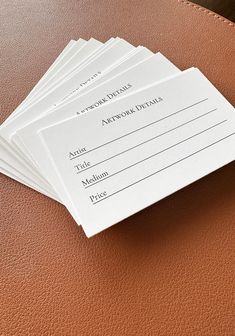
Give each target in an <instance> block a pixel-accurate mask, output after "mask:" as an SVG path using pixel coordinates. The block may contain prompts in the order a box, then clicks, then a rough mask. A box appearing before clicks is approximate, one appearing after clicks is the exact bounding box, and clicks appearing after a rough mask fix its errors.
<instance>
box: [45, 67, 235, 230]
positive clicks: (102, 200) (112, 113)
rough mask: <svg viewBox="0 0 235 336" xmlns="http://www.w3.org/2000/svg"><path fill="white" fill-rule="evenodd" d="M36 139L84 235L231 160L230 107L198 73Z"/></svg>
mask: <svg viewBox="0 0 235 336" xmlns="http://www.w3.org/2000/svg"><path fill="white" fill-rule="evenodd" d="M39 134H40V136H41V139H42V141H43V144H44V146H45V149H46V151H47V155H48V161H49V160H50V161H49V162H51V169H52V170H53V171H54V174H56V175H58V177H59V179H60V180H61V184H62V186H63V188H64V193H66V194H67V197H69V198H70V200H71V202H72V204H73V206H74V208H75V209H76V212H75V213H72V215H73V217H74V218H77V219H79V221H80V224H81V225H82V226H83V228H84V230H85V232H86V235H87V236H88V237H90V236H92V235H94V234H96V233H98V232H100V231H102V230H104V229H105V228H107V227H109V226H111V225H113V224H115V223H117V222H119V221H121V220H123V219H125V218H126V217H128V216H131V215H133V214H134V213H136V212H137V211H140V210H141V209H144V208H145V207H147V206H149V205H151V204H153V203H155V202H157V201H158V200H160V199H162V198H164V197H166V196H168V195H170V194H171V193H174V192H175V191H177V190H179V189H181V188H183V187H185V186H186V185H188V184H190V183H192V182H194V181H196V180H198V179H200V178H201V177H203V176H205V175H207V174H209V173H210V172H212V171H214V170H216V169H218V168H220V167H222V166H223V165H225V164H227V163H229V162H231V161H233V160H234V158H235V136H234V135H235V115H234V108H233V107H232V106H231V105H230V104H229V103H228V102H227V101H226V99H225V98H224V97H223V96H222V95H221V94H220V93H219V92H218V91H217V90H216V89H215V88H214V86H213V85H212V84H211V83H210V82H209V81H208V80H207V79H206V78H205V76H203V75H202V74H201V72H200V71H199V70H198V69H191V70H188V71H185V72H183V73H181V74H179V75H176V76H175V77H173V78H171V79H170V80H165V81H162V82H161V83H160V84H156V85H152V86H150V87H148V88H145V89H144V90H140V91H138V92H135V93H133V94H131V95H128V96H126V97H124V98H121V99H118V100H116V101H114V102H113V103H110V104H106V105H104V106H103V107H100V108H98V109H97V110H96V112H95V113H84V114H83V115H81V116H80V117H73V118H71V119H69V120H66V121H63V122H61V123H59V124H57V125H54V126H50V127H48V128H46V129H43V130H41V131H40V132H39Z"/></svg>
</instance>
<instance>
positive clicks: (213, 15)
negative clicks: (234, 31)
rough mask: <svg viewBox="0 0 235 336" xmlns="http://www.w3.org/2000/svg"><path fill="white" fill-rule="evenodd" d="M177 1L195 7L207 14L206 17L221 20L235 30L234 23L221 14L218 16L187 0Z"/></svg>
mask: <svg viewBox="0 0 235 336" xmlns="http://www.w3.org/2000/svg"><path fill="white" fill-rule="evenodd" d="M177 1H178V3H182V4H183V5H186V6H190V7H193V8H195V9H197V10H199V11H201V12H203V13H205V14H206V15H209V16H212V17H213V18H215V19H217V20H219V21H220V22H223V23H226V24H227V25H228V26H230V27H233V28H235V24H234V23H233V22H231V21H230V20H228V19H225V18H224V17H223V16H220V15H219V14H216V13H214V12H212V11H211V10H209V9H206V8H204V7H201V6H199V5H196V4H193V3H191V2H189V1H187V0H177Z"/></svg>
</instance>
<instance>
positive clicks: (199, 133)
mask: <svg viewBox="0 0 235 336" xmlns="http://www.w3.org/2000/svg"><path fill="white" fill-rule="evenodd" d="M226 121H227V120H223V121H220V122H219V123H217V124H214V125H212V126H210V127H208V128H206V129H204V130H203V131H200V132H198V133H196V134H193V135H191V136H190V137H188V138H186V139H184V140H181V141H179V142H177V143H175V144H174V145H171V146H169V147H167V148H164V149H162V150H161V151H159V152H157V153H154V154H152V155H150V156H148V157H146V158H145V159H143V160H140V161H138V162H136V163H134V164H132V165H130V166H128V167H125V168H123V169H121V170H119V171H117V172H115V173H113V174H111V175H108V176H107V177H105V178H103V179H101V180H98V181H96V182H94V183H92V184H89V185H88V186H87V187H85V189H87V188H90V187H92V186H93V185H95V184H97V183H100V182H102V181H104V180H107V179H108V178H110V177H113V176H115V175H117V174H119V173H121V172H123V171H125V170H127V169H129V168H132V167H134V166H136V165H138V164H139V163H142V162H144V161H147V160H149V159H151V158H153V157H155V156H157V155H159V154H162V153H164V152H166V151H167V150H169V149H171V148H174V147H176V146H178V145H180V144H182V143H184V142H186V141H188V140H190V139H193V138H195V137H196V136H198V135H201V134H203V133H205V132H207V131H209V130H211V129H213V128H215V127H216V126H219V125H221V124H223V123H224V122H226Z"/></svg>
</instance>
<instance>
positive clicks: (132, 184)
mask: <svg viewBox="0 0 235 336" xmlns="http://www.w3.org/2000/svg"><path fill="white" fill-rule="evenodd" d="M233 135H235V132H233V133H231V134H229V135H227V136H226V137H223V138H221V139H219V140H217V141H215V142H213V143H211V144H209V145H207V146H205V147H203V148H201V149H199V150H197V151H196V152H194V153H191V154H189V155H187V156H185V157H183V158H182V159H180V160H178V161H175V162H173V163H171V164H170V165H168V166H166V167H164V168H162V169H160V170H158V171H156V172H154V173H152V174H150V175H148V176H145V177H144V178H142V179H140V180H138V181H136V182H134V183H131V184H129V185H128V186H126V187H124V188H122V189H120V190H117V191H115V192H114V193H112V194H110V195H108V196H106V197H104V198H102V199H100V200H99V201H97V202H94V203H93V205H95V204H97V203H99V202H101V201H104V200H105V199H107V198H109V197H112V196H114V195H116V194H118V193H120V192H121V191H123V190H125V189H128V188H130V187H132V186H134V185H135V184H137V183H139V182H142V181H144V180H146V179H148V178H150V177H152V176H154V175H156V174H158V173H160V172H162V171H164V170H166V169H168V168H170V167H172V166H174V165H176V164H178V163H180V162H182V161H184V160H186V159H188V158H190V157H192V156H194V155H196V154H198V153H200V152H202V151H203V150H205V149H207V148H209V147H212V146H214V145H215V144H217V143H219V142H221V141H223V140H225V139H227V138H229V137H231V136H233Z"/></svg>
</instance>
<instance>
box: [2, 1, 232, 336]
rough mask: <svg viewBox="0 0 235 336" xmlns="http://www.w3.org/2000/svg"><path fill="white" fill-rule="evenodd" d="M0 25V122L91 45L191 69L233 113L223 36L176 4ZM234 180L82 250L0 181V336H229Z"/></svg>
mask: <svg viewBox="0 0 235 336" xmlns="http://www.w3.org/2000/svg"><path fill="white" fill-rule="evenodd" d="M0 24H1V41H0V47H1V62H0V63H1V74H0V82H1V83H0V87H1V90H0V101H1V120H2V121H3V120H4V119H5V118H6V117H7V116H8V115H9V114H10V113H11V112H12V111H13V110H14V108H15V107H16V106H17V105H18V104H19V103H20V102H21V101H22V100H23V99H24V97H25V96H26V94H27V93H28V92H29V91H30V90H31V88H32V87H33V86H34V84H35V83H36V82H37V81H38V80H39V79H40V77H41V76H42V75H43V73H44V72H45V71H46V70H47V68H48V67H49V65H50V64H51V63H52V61H53V60H54V58H55V57H56V56H57V55H58V53H59V52H60V51H61V50H62V49H63V47H64V46H65V44H66V43H67V42H68V41H69V40H70V39H72V38H74V39H75V38H79V37H83V38H86V39H88V38H89V37H91V36H93V37H95V38H97V39H100V40H101V41H105V40H107V39H108V38H109V37H111V36H120V37H123V38H125V39H127V40H129V41H130V42H131V43H133V44H135V45H139V44H142V45H145V46H147V47H149V48H150V49H151V50H153V51H158V50H160V51H161V52H162V53H163V54H165V55H166V56H167V57H169V58H170V59H171V60H172V61H173V62H174V63H175V64H176V65H177V66H178V67H179V68H181V69H185V68H188V67H190V66H197V67H199V68H200V69H201V70H202V71H203V72H204V73H205V75H206V76H207V77H208V78H209V79H210V80H211V81H212V82H213V83H214V85H215V86H216V87H217V88H218V89H219V90H220V91H221V92H222V93H223V94H224V95H225V97H226V98H227V99H228V100H229V101H230V102H231V103H232V104H235V88H234V70H235V69H234V55H235V29H234V28H235V27H234V24H232V23H231V22H229V21H228V20H226V19H224V18H222V17H220V16H218V15H217V14H214V13H212V12H210V11H208V10H206V9H204V8H201V7H199V6H197V5H193V4H192V3H189V2H187V1H177V0H167V1H166V0H148V1H140V0H132V1H125V0H120V1H114V0H112V1H111V0H99V1H98V0H97V1H94V0H93V1H92V0H86V1H85V0H83V1H82V0H79V1H76V0H70V1H67V0H41V1H34V0H24V1H17V0H12V1H8V0H2V1H1V11H0ZM192 89H193V88H192ZM234 168H235V164H234V163H232V164H230V165H227V166H226V167H224V168H222V169H220V170H218V171H216V172H214V173H212V174H210V175H209V176H207V177H206V178H204V179H202V180H200V181H198V182H196V183H194V184H192V185H190V186H189V187H187V188H185V189H183V190H181V191H179V192H177V193H175V194H174V195H172V196H170V197H168V198H166V199H164V200H162V201H161V202H159V203H157V204H155V205H153V206H151V207H149V208H147V209H146V210H144V211H142V212H140V213H138V214H136V215H134V216H132V217H131V218H129V219H127V220H125V221H123V222H122V223H119V224H118V225H115V226H114V227H112V228H111V229H108V230H106V231H105V232H103V233H101V234H99V235H97V236H95V237H93V238H91V239H87V238H86V237H85V235H84V233H83V231H82V229H81V228H80V227H78V226H77V225H76V223H75V222H74V221H73V219H72V218H71V217H70V215H69V214H68V212H67V211H66V210H65V208H64V207H63V206H62V205H60V204H58V203H56V202H55V201H52V200H50V199H48V198H46V197H45V196H42V195H41V194H39V193H37V192H34V191H33V190H31V189H29V188H27V187H24V186H23V185H21V184H19V183H17V182H15V181H13V180H11V179H9V178H7V177H5V176H2V177H1V189H2V192H1V225H0V230H1V232H0V286H1V291H0V296H1V297H0V302H1V304H0V335H4V336H13V335H17V336H19V335H23V336H26V335H56V336H59V335H76V336H78V335H79V336H86V335H88V336H91V335H92V336H93V335H95V336H98V335H102V336H103V335H105V336H107V335H109V336H111V335H128V336H130V335H141V336H142V335H151V336H152V335H153V336H155V335H156V336H171V335H172V336H178V335H179V336H184V335H187V336H188V335H190V336H193V335H203V336H205V335H208V336H220V335H221V336H222V335H223V336H232V335H233V325H232V324H233V301H232V289H233V285H232V283H233V280H234V260H233V249H234V224H235V179H234V175H235V169H234ZM113 210H114V211H115V209H113Z"/></svg>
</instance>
